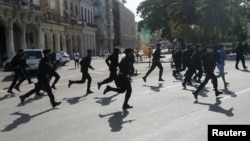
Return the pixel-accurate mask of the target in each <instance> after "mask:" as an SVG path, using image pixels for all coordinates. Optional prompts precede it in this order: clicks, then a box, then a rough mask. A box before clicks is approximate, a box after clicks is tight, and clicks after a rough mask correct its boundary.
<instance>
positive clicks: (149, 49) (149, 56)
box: [148, 47, 153, 68]
mask: <svg viewBox="0 0 250 141" xmlns="http://www.w3.org/2000/svg"><path fill="white" fill-rule="evenodd" d="M152 53H153V50H152V48H151V47H149V48H148V67H149V68H150V65H151V59H152Z"/></svg>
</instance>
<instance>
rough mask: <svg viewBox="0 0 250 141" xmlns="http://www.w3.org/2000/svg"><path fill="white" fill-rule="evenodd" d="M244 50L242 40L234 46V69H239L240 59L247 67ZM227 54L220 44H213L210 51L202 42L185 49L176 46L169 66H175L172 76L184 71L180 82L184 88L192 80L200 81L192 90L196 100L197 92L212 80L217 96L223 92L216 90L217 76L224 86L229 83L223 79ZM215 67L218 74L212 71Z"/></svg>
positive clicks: (244, 66) (190, 83)
mask: <svg viewBox="0 0 250 141" xmlns="http://www.w3.org/2000/svg"><path fill="white" fill-rule="evenodd" d="M245 51H246V46H245V45H243V44H242V42H239V43H238V45H237V48H236V64H235V68H236V69H239V67H238V64H239V61H242V66H243V68H244V69H246V68H247V66H246V65H245V59H244V52H245ZM227 54H228V53H227V51H226V50H225V49H224V46H223V45H222V44H215V45H214V46H213V47H212V50H211V51H208V50H207V48H205V47H204V46H203V45H202V44H196V45H193V44H189V45H187V48H186V49H185V50H182V48H181V47H176V48H174V50H173V51H172V60H173V62H172V64H171V66H172V67H173V66H175V70H173V76H174V77H175V78H177V77H178V76H179V74H180V72H182V71H185V74H184V80H183V82H182V86H183V88H184V89H186V85H187V84H189V85H192V80H194V81H195V82H197V83H200V84H199V86H198V88H197V89H196V90H195V91H193V92H192V93H193V96H194V98H195V99H196V100H198V94H199V92H200V91H201V90H202V89H203V88H204V87H205V85H206V84H207V83H208V81H209V80H211V81H212V84H213V88H214V91H215V96H218V95H220V94H222V93H223V92H221V91H219V90H218V81H217V78H219V77H221V78H222V80H223V83H224V86H225V87H227V86H228V85H229V83H228V82H227V81H226V79H225V70H224V67H225V59H226V58H227ZM215 68H217V69H218V70H219V73H218V75H216V74H215V72H214V71H215ZM203 74H206V75H205V78H204V79H203V81H201V79H202V77H203Z"/></svg>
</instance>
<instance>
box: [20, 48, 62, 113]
mask: <svg viewBox="0 0 250 141" xmlns="http://www.w3.org/2000/svg"><path fill="white" fill-rule="evenodd" d="M50 52H51V50H49V49H45V50H43V54H44V57H43V58H42V59H41V60H40V62H39V66H38V75H37V79H38V81H37V83H36V84H35V88H34V89H32V90H30V91H29V92H27V93H26V94H24V95H21V96H19V98H20V101H21V104H24V101H25V99H26V98H28V97H29V96H31V95H32V94H34V93H37V92H39V91H40V90H41V89H42V87H44V88H45V90H46V92H47V94H48V96H49V98H50V103H51V105H52V107H53V108H54V107H56V106H58V105H60V104H61V102H56V101H55V97H54V95H53V93H52V90H51V87H50V85H49V80H50V78H49V75H50V72H51V70H52V69H53V68H52V64H51V62H50V58H49V55H50Z"/></svg>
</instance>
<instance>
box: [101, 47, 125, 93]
mask: <svg viewBox="0 0 250 141" xmlns="http://www.w3.org/2000/svg"><path fill="white" fill-rule="evenodd" d="M119 52H120V49H118V48H114V50H113V53H112V54H111V55H109V56H108V57H107V58H106V60H105V62H106V64H107V65H108V67H109V71H110V74H109V77H108V78H106V79H105V80H103V81H102V82H98V83H97V85H98V89H100V88H101V86H102V85H103V84H107V83H110V82H112V81H113V80H114V81H115V84H116V86H117V68H118V64H119Z"/></svg>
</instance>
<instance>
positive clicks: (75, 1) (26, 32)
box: [0, 0, 96, 61]
mask: <svg viewBox="0 0 250 141" xmlns="http://www.w3.org/2000/svg"><path fill="white" fill-rule="evenodd" d="M93 10H94V6H93V1H92V0H71V1H68V0H0V15H1V16H0V37H1V39H0V55H1V61H3V60H5V59H7V58H8V59H10V58H12V57H13V56H14V55H15V53H16V51H17V50H18V49H19V48H22V49H26V48H27V49H29V48H41V49H51V50H52V51H65V52H68V53H69V54H70V55H71V56H72V54H73V51H74V50H78V51H79V52H80V54H81V56H84V55H86V50H87V49H92V50H94V52H95V50H96V44H95V43H96V41H95V31H96V27H95V26H94V15H93Z"/></svg>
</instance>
